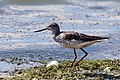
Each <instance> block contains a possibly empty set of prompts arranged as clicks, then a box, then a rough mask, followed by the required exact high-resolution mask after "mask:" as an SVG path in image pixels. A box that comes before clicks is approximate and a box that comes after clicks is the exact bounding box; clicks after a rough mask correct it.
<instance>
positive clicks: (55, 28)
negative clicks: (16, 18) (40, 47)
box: [35, 22, 60, 33]
mask: <svg viewBox="0 0 120 80" xmlns="http://www.w3.org/2000/svg"><path fill="white" fill-rule="evenodd" d="M44 30H50V31H52V32H53V33H54V32H59V31H60V29H59V25H58V24H57V23H55V22H53V23H52V24H50V25H49V26H48V27H47V28H44V29H41V30H37V31H35V32H41V31H44Z"/></svg>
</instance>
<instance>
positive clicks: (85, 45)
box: [61, 40, 102, 49]
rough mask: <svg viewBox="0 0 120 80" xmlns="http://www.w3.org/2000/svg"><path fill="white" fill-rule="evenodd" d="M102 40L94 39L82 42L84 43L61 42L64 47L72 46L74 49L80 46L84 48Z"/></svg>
mask: <svg viewBox="0 0 120 80" xmlns="http://www.w3.org/2000/svg"><path fill="white" fill-rule="evenodd" d="M101 41H102V40H95V41H88V42H84V43H71V44H61V45H63V46H64V47H67V48H74V49H80V48H85V47H88V46H90V45H92V44H94V43H96V42H101Z"/></svg>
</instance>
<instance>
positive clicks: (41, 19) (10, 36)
mask: <svg viewBox="0 0 120 80" xmlns="http://www.w3.org/2000/svg"><path fill="white" fill-rule="evenodd" d="M86 1H87V0H85V1H84V0H82V1H79V0H69V1H68V3H70V2H71V3H70V4H66V1H65V3H64V1H63V2H61V5H58V4H57V3H55V4H54V5H52V4H51V5H35V6H32V5H24V6H23V5H8V6H4V7H2V8H1V9H0V58H5V59H7V61H9V59H10V58H13V57H19V58H22V59H30V60H51V59H52V60H54V59H57V60H65V59H68V60H73V58H74V54H73V50H72V49H67V48H64V47H62V46H60V45H59V44H57V43H56V42H55V41H54V40H53V39H52V35H51V32H49V31H46V32H41V33H34V32H33V31H35V30H38V29H42V28H45V27H47V26H48V25H49V24H50V23H51V22H57V23H58V24H59V25H60V28H61V30H65V31H77V32H80V33H85V34H89V35H100V36H110V37H111V38H110V39H109V40H108V41H103V42H100V43H97V44H94V45H92V46H90V47H88V48H86V50H87V51H88V52H89V53H90V54H89V55H88V56H87V58H86V59H120V48H119V47H120V36H119V35H120V9H119V7H118V5H119V4H120V3H119V2H116V1H117V0H116V1H112V0H109V1H108V0H107V1H104V2H103V1H98V0H97V1H95V0H94V1H90V0H89V1H88V2H87V4H86ZM44 4H45V3H44ZM77 53H78V55H79V56H83V55H84V54H83V53H82V52H81V51H80V50H77ZM28 61H29V60H28ZM0 63H2V65H0V66H2V67H4V66H6V64H8V63H6V62H5V61H1V62H0ZM3 63H4V64H3ZM35 64H39V63H35ZM33 65H34V64H33ZM11 66H12V68H11ZM17 66H18V65H16V64H11V63H10V67H6V68H5V71H6V70H9V69H10V68H11V69H14V68H15V67H17ZM21 66H22V65H21ZM23 67H24V66H23ZM2 70H3V69H2V68H0V71H2Z"/></svg>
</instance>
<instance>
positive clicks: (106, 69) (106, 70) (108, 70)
mask: <svg viewBox="0 0 120 80" xmlns="http://www.w3.org/2000/svg"><path fill="white" fill-rule="evenodd" d="M110 69H111V67H106V68H105V69H104V70H103V71H105V72H110Z"/></svg>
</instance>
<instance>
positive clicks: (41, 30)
mask: <svg viewBox="0 0 120 80" xmlns="http://www.w3.org/2000/svg"><path fill="white" fill-rule="evenodd" d="M44 30H47V28H45V29H41V30H37V31H34V32H41V31H44Z"/></svg>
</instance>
